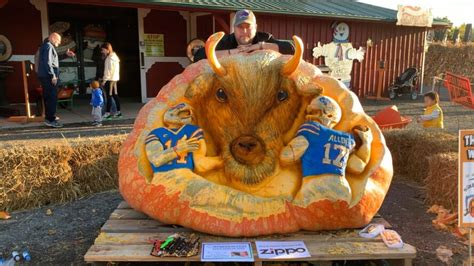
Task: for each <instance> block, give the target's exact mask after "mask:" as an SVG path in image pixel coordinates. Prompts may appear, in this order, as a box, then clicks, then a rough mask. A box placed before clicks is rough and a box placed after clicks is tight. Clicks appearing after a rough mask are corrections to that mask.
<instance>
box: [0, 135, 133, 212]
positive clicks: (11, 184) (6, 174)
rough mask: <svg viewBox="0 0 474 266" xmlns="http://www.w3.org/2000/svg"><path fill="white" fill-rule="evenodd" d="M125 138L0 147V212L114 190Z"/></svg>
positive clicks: (108, 137) (101, 138)
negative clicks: (121, 148) (120, 153)
mask: <svg viewBox="0 0 474 266" xmlns="http://www.w3.org/2000/svg"><path fill="white" fill-rule="evenodd" d="M125 137H126V135H115V136H101V137H93V138H77V139H70V140H67V139H53V140H41V141H39V140H29V141H14V142H6V143H2V145H1V147H0V148H1V149H0V210H3V209H6V210H9V211H11V210H17V209H24V208H32V207H38V206H42V205H46V204H50V203H61V202H66V201H69V200H73V199H76V198H78V197H81V196H85V195H88V194H90V193H94V192H99V191H104V190H109V189H113V188H116V187H117V180H118V173H117V161H118V154H119V150H120V145H121V143H122V142H123V140H124V139H125Z"/></svg>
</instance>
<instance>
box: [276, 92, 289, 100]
mask: <svg viewBox="0 0 474 266" xmlns="http://www.w3.org/2000/svg"><path fill="white" fill-rule="evenodd" d="M277 98H278V100H279V101H280V102H283V101H284V100H286V99H288V92H287V91H284V90H280V91H278V95H277Z"/></svg>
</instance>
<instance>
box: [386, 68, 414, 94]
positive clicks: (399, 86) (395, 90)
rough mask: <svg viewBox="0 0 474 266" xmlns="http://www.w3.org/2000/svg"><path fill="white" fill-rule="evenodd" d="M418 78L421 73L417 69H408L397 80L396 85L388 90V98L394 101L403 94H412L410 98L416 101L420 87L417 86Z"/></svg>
mask: <svg viewBox="0 0 474 266" xmlns="http://www.w3.org/2000/svg"><path fill="white" fill-rule="evenodd" d="M418 77H419V73H418V70H417V69H416V68H414V67H410V68H407V69H406V70H405V71H403V73H402V74H401V75H400V77H398V78H397V79H396V80H395V83H393V84H392V85H391V86H390V87H389V88H388V91H389V95H388V97H389V98H390V99H391V100H393V99H395V98H396V97H399V96H402V95H403V94H410V98H411V99H412V100H416V98H418V86H417V84H416V83H417V81H418Z"/></svg>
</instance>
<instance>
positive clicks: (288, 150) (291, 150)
mask: <svg viewBox="0 0 474 266" xmlns="http://www.w3.org/2000/svg"><path fill="white" fill-rule="evenodd" d="M308 146H309V142H308V140H307V139H306V138H305V137H303V136H298V137H296V138H294V139H292V140H291V141H290V143H288V145H286V147H285V148H283V150H282V151H281V153H280V161H281V162H282V163H284V164H291V163H294V162H296V161H298V160H299V159H300V158H301V156H303V154H304V153H305V152H306V149H308Z"/></svg>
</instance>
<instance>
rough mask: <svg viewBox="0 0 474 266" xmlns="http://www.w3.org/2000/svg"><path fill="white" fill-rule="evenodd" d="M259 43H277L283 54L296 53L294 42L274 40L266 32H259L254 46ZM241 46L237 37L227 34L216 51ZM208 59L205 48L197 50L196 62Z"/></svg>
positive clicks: (253, 42) (254, 39) (253, 41)
mask: <svg viewBox="0 0 474 266" xmlns="http://www.w3.org/2000/svg"><path fill="white" fill-rule="evenodd" d="M259 42H268V43H275V44H277V45H278V49H279V51H280V53H281V54H294V53H295V46H294V45H293V42H292V41H287V40H278V39H275V38H273V36H272V35H271V34H270V33H266V32H257V34H255V38H253V40H252V44H257V43H259ZM237 46H239V43H238V42H237V40H236V39H235V35H234V34H233V33H232V34H226V35H225V36H224V37H223V38H222V40H221V41H220V42H219V43H218V44H217V46H216V50H230V49H235V48H237ZM205 58H206V51H205V50H204V48H201V49H199V50H197V52H196V54H195V55H194V62H197V61H199V60H201V59H205Z"/></svg>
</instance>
